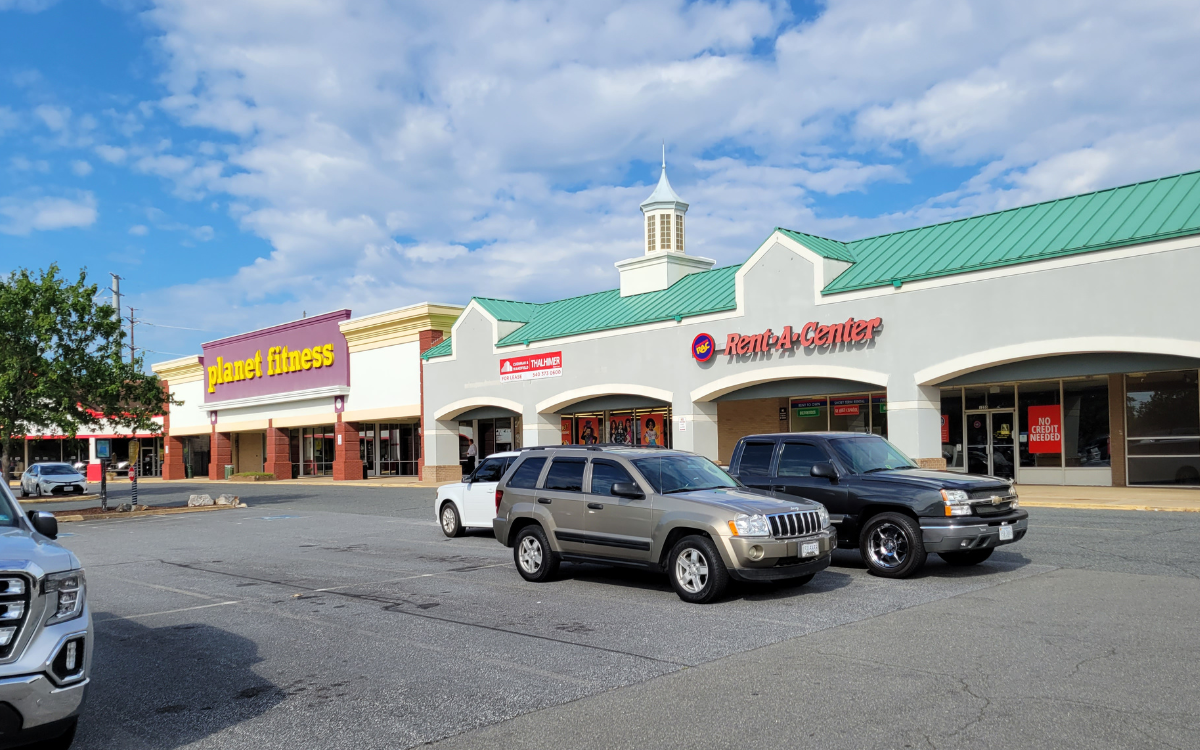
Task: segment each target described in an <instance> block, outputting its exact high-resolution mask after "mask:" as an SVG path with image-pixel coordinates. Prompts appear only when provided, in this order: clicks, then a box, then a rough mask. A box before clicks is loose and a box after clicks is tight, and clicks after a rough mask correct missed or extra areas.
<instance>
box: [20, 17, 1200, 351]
mask: <svg viewBox="0 0 1200 750" xmlns="http://www.w3.org/2000/svg"><path fill="white" fill-rule="evenodd" d="M1197 42H1200V14H1196V13H1195V12H1194V5H1193V4H1191V3H1187V2H1174V1H1172V0H1162V1H1161V2H1149V1H1148V2H1144V3H1140V4H1137V5H1136V7H1135V6H1134V5H1133V4H1129V3H1117V2H1111V3H1110V2H1103V1H1102V0H1095V1H1093V2H1073V1H1072V0H1063V1H1062V2H1058V3H1053V4H1047V3H1044V2H1007V3H1003V4H999V3H987V2H977V3H973V2H966V1H965V0H964V1H955V0H940V1H939V2H925V1H922V0H859V1H858V2H828V3H792V4H787V3H779V2H768V1H761V2H759V1H755V0H737V1H733V2H681V1H674V2H668V1H663V2H656V1H653V0H644V1H642V2H636V3H633V2H620V1H618V0H611V1H609V0H596V1H595V2H590V3H586V4H583V3H556V2H551V1H550V0H545V1H543V2H504V3H500V2H471V3H467V2H461V3H448V2H440V3H415V2H411V3H396V2H383V1H381V0H357V1H356V2H345V3H338V2H327V3H321V4H280V3H275V2H266V0H236V2H235V1H234V0H203V1H201V0H160V1H142V0H108V1H107V2H96V1H92V0H60V1H59V2H54V1H53V0H0V266H2V267H3V269H12V268H15V267H19V266H25V267H35V268H36V267H44V266H45V265H48V264H49V263H51V262H56V263H58V264H59V265H60V266H61V267H62V268H63V269H64V270H65V271H67V272H70V273H75V272H77V270H78V269H79V268H81V267H84V266H86V267H87V268H88V270H89V272H90V273H91V274H92V276H93V278H94V279H95V280H97V281H99V282H101V283H102V284H103V285H107V282H108V274H109V273H110V272H113V273H119V274H120V275H121V276H122V277H124V281H123V284H122V286H123V289H122V290H123V291H124V292H125V293H126V295H127V296H126V300H127V302H129V303H131V304H133V305H134V306H135V307H137V308H138V310H139V313H138V317H139V318H141V319H142V320H144V321H146V324H147V325H145V326H143V328H141V329H139V332H138V340H139V343H144V344H145V345H146V346H147V347H148V348H149V349H151V350H152V353H151V354H150V355H148V358H149V359H150V360H151V361H157V360H161V359H166V358H170V357H172V356H174V355H176V354H185V353H192V352H196V351H198V346H199V344H200V342H202V341H204V340H207V339H211V338H217V337H219V336H223V335H227V334H231V333H236V332H238V331H242V330H247V329H251V328H255V327H261V326H264V325H269V324H273V323H277V322H282V321H284V320H288V319H291V318H294V317H298V316H299V315H301V314H302V313H304V312H307V313H314V312H319V311H324V310H329V309H336V308H340V307H350V308H352V309H353V310H354V312H355V314H365V313H370V312H375V311H378V310H383V309H388V308H392V307H399V306H402V305H406V304H411V303H414V302H420V301H425V300H429V301H441V302H458V303H461V302H465V301H466V300H467V299H468V298H469V297H470V296H471V295H473V294H484V295H488V296H499V297H512V298H518V299H527V300H533V301H542V300H546V299H553V298H557V297H562V296H569V295H573V294H579V293H585V292H590V291H596V290H600V289H605V288H611V287H613V286H615V285H616V283H617V278H616V272H615V270H614V269H613V267H612V263H613V262H614V261H616V260H620V259H622V258H625V257H629V256H631V255H634V254H637V253H638V252H639V248H640V239H641V237H640V215H639V213H638V209H637V205H638V203H640V202H641V200H642V199H643V198H645V196H646V195H647V194H648V193H649V191H650V190H651V188H652V187H653V184H654V183H655V181H656V180H657V178H658V154H659V149H660V144H661V143H662V141H663V140H665V141H666V142H667V147H668V172H669V174H670V176H671V181H672V184H673V185H674V187H675V189H676V190H677V192H679V193H680V195H681V196H682V197H683V198H684V199H685V200H687V201H689V202H690V203H691V206H692V208H691V210H690V212H689V214H688V219H689V252H692V253H695V254H698V255H705V256H708V257H712V258H715V259H717V260H718V261H719V262H720V263H721V264H726V263H736V262H740V261H741V260H743V259H745V258H746V257H747V256H748V255H749V254H750V253H751V252H752V251H753V250H754V248H755V246H756V244H757V243H758V242H760V241H761V240H762V239H763V238H764V237H765V236H766V235H767V234H768V232H769V231H770V229H771V228H772V227H774V226H777V225H781V226H787V227H792V228H796V229H799V230H802V231H806V232H812V233H815V234H823V235H827V236H832V237H837V238H841V239H852V238H857V237H862V236H868V235H871V234H877V233H881V232H886V231H892V230H894V229H899V228H904V227H909V226H915V225H920V224H926V223H933V222H936V221H941V220H945V219H949V218H956V217H959V216H964V215H969V214H974V213H980V212H984V211H990V210H995V209H998V208H1005V207H1009V206H1012V205H1019V204H1023V203H1029V202H1034V201H1038V200H1045V199H1050V198H1055V197H1059V196H1063V195H1069V194H1073V193H1078V192H1083V191H1086V190H1091V189H1096V188H1101V187H1106V186H1111V185H1117V184H1124V183H1127V182H1131V181H1136V180H1140V179H1149V178H1153V177H1157V176H1162V175H1166V174H1174V173H1178V172H1183V171H1187V170H1191V169H1196V168H1200V127H1197V126H1198V125H1200V88H1198V87H1196V86H1195V83H1194V82H1195V81H1196V80H1197V79H1198V76H1197V73H1200V70H1197V68H1200V56H1197V55H1196V54H1195V52H1194V50H1195V49H1196V48H1197ZM567 268H569V269H571V270H570V272H569V273H568V272H564V269H567ZM151 324H157V325H151Z"/></svg>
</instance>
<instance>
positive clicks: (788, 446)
mask: <svg viewBox="0 0 1200 750" xmlns="http://www.w3.org/2000/svg"><path fill="white" fill-rule="evenodd" d="M828 460H829V459H828V458H827V457H826V456H825V453H824V451H822V450H821V449H820V448H818V447H817V446H815V445H813V444H811V443H784V444H783V452H782V453H780V454H779V476H781V477H807V476H812V467H813V464H819V463H821V462H822V461H828Z"/></svg>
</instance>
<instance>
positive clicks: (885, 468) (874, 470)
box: [863, 466, 892, 474]
mask: <svg viewBox="0 0 1200 750" xmlns="http://www.w3.org/2000/svg"><path fill="white" fill-rule="evenodd" d="M891 470H892V467H890V466H876V467H875V468H874V469H867V470H866V471H864V472H863V474H874V473H875V472H877V471H891Z"/></svg>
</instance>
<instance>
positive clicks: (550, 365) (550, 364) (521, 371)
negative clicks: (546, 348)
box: [500, 352, 563, 383]
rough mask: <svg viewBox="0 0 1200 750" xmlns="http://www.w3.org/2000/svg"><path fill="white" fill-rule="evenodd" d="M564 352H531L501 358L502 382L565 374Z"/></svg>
mask: <svg viewBox="0 0 1200 750" xmlns="http://www.w3.org/2000/svg"><path fill="white" fill-rule="evenodd" d="M562 368H563V359H562V352H546V353H545V354H530V355H527V356H524V357H508V358H506V359H502V360H500V382H501V383H508V382H511V381H514V380H537V379H538V378H558V377H562V374H563V370H562Z"/></svg>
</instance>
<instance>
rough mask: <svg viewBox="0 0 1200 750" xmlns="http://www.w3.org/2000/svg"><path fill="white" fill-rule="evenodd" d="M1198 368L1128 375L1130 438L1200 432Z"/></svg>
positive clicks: (1127, 399)
mask: <svg viewBox="0 0 1200 750" xmlns="http://www.w3.org/2000/svg"><path fill="white" fill-rule="evenodd" d="M1196 380H1197V379H1196V370H1182V371H1179V372H1152V373H1150V374H1148V375H1127V376H1126V377H1125V410H1126V421H1127V429H1128V431H1129V437H1131V438H1135V437H1165V436H1167V435H1200V391H1198V390H1197V382H1196Z"/></svg>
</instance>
